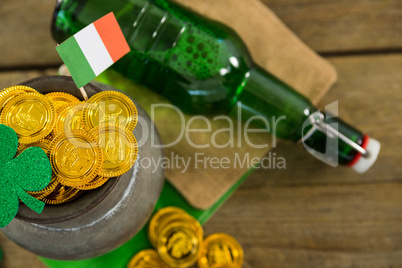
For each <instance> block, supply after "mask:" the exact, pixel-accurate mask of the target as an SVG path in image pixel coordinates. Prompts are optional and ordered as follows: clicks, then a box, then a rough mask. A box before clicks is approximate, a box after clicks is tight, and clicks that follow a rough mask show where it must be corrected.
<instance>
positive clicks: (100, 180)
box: [74, 176, 109, 190]
mask: <svg viewBox="0 0 402 268" xmlns="http://www.w3.org/2000/svg"><path fill="white" fill-rule="evenodd" d="M108 180H109V178H108V177H102V176H96V177H95V179H93V180H92V181H90V182H88V183H87V184H85V185H79V186H75V187H74V188H76V189H79V190H92V189H96V188H99V187H101V186H102V185H103V184H105V183H106V182H107V181H108Z"/></svg>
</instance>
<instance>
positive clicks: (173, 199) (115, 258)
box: [39, 169, 254, 268]
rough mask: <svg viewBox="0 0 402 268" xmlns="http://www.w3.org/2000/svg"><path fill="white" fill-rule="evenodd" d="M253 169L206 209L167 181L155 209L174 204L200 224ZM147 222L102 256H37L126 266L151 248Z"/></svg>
mask: <svg viewBox="0 0 402 268" xmlns="http://www.w3.org/2000/svg"><path fill="white" fill-rule="evenodd" d="M253 170H254V169H250V170H249V171H248V172H247V173H246V174H244V176H243V177H242V178H241V179H240V180H239V181H238V182H237V183H236V184H235V185H233V187H232V188H231V189H230V190H229V191H227V192H226V193H225V194H224V195H223V196H222V197H221V198H220V199H219V201H218V202H216V203H215V204H214V205H213V206H212V207H210V208H209V209H206V210H198V209H195V208H193V207H192V206H190V205H189V204H188V203H187V201H186V200H185V199H184V198H183V197H182V196H181V194H180V193H179V192H178V191H177V190H176V189H175V188H174V187H173V186H172V185H171V184H170V183H169V182H168V181H166V182H165V185H164V187H163V190H162V193H161V196H160V198H159V200H158V203H157V204H156V207H155V211H156V210H158V209H160V208H163V207H168V206H176V207H180V208H182V209H184V210H186V211H187V212H188V213H189V214H190V215H192V216H193V217H195V218H196V219H197V220H198V221H199V222H200V223H201V224H204V223H205V222H206V221H207V220H208V219H209V218H210V217H211V216H212V215H213V213H214V212H215V211H217V210H218V208H219V207H220V206H221V205H222V204H223V203H224V202H225V201H226V200H227V199H228V198H229V196H230V195H231V194H232V193H233V192H234V191H235V190H236V189H237V188H238V187H239V186H240V185H241V184H242V183H243V182H244V181H245V180H246V178H247V177H248V176H249V175H250V174H251V173H252V171H253ZM147 228H148V224H147V225H146V226H145V227H144V228H143V229H142V230H141V231H140V232H139V233H138V234H137V235H136V236H135V237H134V238H132V239H131V240H130V241H128V242H127V243H126V244H124V245H123V246H121V247H119V248H118V249H116V250H114V251H112V252H110V253H108V254H105V255H103V256H100V257H97V258H93V259H88V260H81V261H56V260H50V259H45V258H39V259H40V260H42V261H43V262H44V263H45V264H46V265H47V266H48V267H51V268H70V267H71V268H72V267H74V268H81V267H82V268H84V267H85V268H89V267H91V268H97V267H116V268H119V267H126V266H127V264H128V262H129V261H130V259H131V258H132V257H133V256H134V255H135V254H136V253H137V252H139V251H141V250H143V249H147V248H152V245H151V243H150V242H149V240H148V236H147Z"/></svg>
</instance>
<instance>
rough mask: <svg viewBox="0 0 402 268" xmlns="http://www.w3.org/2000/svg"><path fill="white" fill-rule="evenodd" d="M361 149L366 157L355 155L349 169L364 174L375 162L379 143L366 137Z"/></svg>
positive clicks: (379, 147) (379, 146) (359, 154)
mask: <svg viewBox="0 0 402 268" xmlns="http://www.w3.org/2000/svg"><path fill="white" fill-rule="evenodd" d="M361 147H362V148H363V149H365V150H366V152H367V155H364V156H363V155H362V154H361V153H357V155H356V156H355V158H354V159H353V160H352V161H351V162H350V163H349V167H351V168H353V169H354V170H355V171H356V172H357V173H364V172H366V171H367V170H369V169H370V167H371V166H372V165H373V164H374V162H375V161H376V160H377V157H378V154H379V152H380V149H381V143H380V142H379V141H378V140H376V139H373V138H370V137H369V136H367V135H366V136H364V139H363V143H362V145H361Z"/></svg>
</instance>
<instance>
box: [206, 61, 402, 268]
mask: <svg viewBox="0 0 402 268" xmlns="http://www.w3.org/2000/svg"><path fill="white" fill-rule="evenodd" d="M331 62H332V63H333V64H334V65H335V66H336V68H337V70H338V71H339V82H338V83H337V84H336V85H335V87H334V88H333V89H332V90H331V91H330V92H329V94H328V95H327V96H326V97H324V99H323V100H322V102H321V105H320V106H321V107H324V106H325V105H327V104H328V103H331V102H333V101H335V100H339V110H340V114H341V116H342V117H343V118H345V119H346V120H347V121H349V122H353V124H354V125H355V126H357V127H359V128H360V129H361V130H363V131H366V132H367V133H368V134H370V135H372V136H373V137H375V138H377V139H378V140H380V141H381V142H382V151H381V153H380V157H379V159H378V162H377V163H376V164H375V166H373V167H372V169H371V170H370V171H369V172H367V173H366V174H364V175H358V174H356V173H354V172H353V171H352V170H350V169H348V168H342V167H338V168H336V169H334V168H331V167H329V166H327V165H326V164H324V163H322V162H320V161H319V160H316V159H314V158H312V157H311V156H309V155H308V153H306V152H304V149H303V148H301V147H300V146H299V147H298V146H296V145H294V144H292V143H285V142H283V143H281V144H279V146H278V147H277V148H276V149H275V150H274V151H273V152H275V153H276V156H277V157H279V156H281V157H284V158H285V159H286V162H287V169H286V170H262V169H261V170H258V171H257V172H255V173H254V174H253V175H252V176H251V178H249V179H248V180H247V181H246V182H245V183H244V184H243V185H242V186H241V187H240V189H239V190H238V191H237V192H236V193H235V194H234V195H233V196H232V197H231V198H230V200H229V201H228V202H227V203H226V204H225V205H224V206H223V207H222V208H221V209H220V210H219V211H218V213H216V215H215V216H214V217H213V218H212V219H211V220H210V221H209V222H208V223H207V224H206V226H205V232H206V233H207V234H211V233H215V232H227V233H229V234H232V235H233V236H234V237H236V238H237V239H238V240H239V241H240V242H241V243H242V245H243V246H244V250H245V261H246V265H245V266H244V267H272V268H273V267H297V268H305V267H320V268H326V267H331V268H332V267H334V268H335V267H357V268H360V267H361V268H371V267H373V268H374V267H387V268H388V267H402V206H401V204H402V185H401V183H400V182H401V178H400V174H402V167H401V165H400V159H401V156H402V139H401V138H402V132H401V125H402V118H401V116H400V114H401V113H402V106H401V105H400V103H401V102H402V93H401V88H402V77H401V76H400V69H401V67H402V55H388V56H370V57H367V56H366V57H344V58H335V59H331Z"/></svg>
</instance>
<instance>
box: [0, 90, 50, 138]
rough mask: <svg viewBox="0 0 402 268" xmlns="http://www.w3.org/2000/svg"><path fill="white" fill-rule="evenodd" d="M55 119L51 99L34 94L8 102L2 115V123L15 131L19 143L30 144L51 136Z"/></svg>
mask: <svg viewBox="0 0 402 268" xmlns="http://www.w3.org/2000/svg"><path fill="white" fill-rule="evenodd" d="M55 119H56V118H55V111H54V107H53V103H52V102H51V101H50V99H49V98H48V97H46V96H44V95H42V94H39V93H35V92H32V93H24V94H19V95H18V96H16V97H14V98H12V99H11V100H10V101H8V103H7V105H6V106H5V107H4V109H3V111H2V113H1V117H0V123H1V124H4V125H7V126H9V127H11V128H12V129H14V131H15V132H16V133H17V135H18V138H19V140H18V141H19V143H21V144H29V143H34V142H36V141H40V140H41V139H43V138H44V137H46V136H47V135H49V134H50V132H51V131H52V129H53V126H54V124H55Z"/></svg>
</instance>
